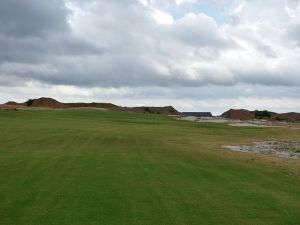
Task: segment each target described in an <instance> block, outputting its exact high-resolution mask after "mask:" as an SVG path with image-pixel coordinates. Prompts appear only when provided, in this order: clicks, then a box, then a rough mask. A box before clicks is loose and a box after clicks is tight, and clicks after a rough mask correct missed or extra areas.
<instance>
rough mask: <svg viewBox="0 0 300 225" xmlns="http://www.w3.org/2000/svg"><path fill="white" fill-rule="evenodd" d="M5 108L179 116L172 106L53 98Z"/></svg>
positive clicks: (33, 100) (8, 104)
mask: <svg viewBox="0 0 300 225" xmlns="http://www.w3.org/2000/svg"><path fill="white" fill-rule="evenodd" d="M5 105H6V106H11V107H12V106H13V107H42V108H55V109H64V108H101V109H107V110H111V111H118V112H136V113H151V114H166V115H179V114H180V113H179V112H178V111H177V110H176V109H174V108H173V107H172V106H165V107H146V106H141V107H122V106H117V105H114V104H112V103H96V102H92V103H62V102H59V101H57V100H55V99H53V98H46V97H42V98H38V99H30V100H28V101H26V102H24V103H17V102H14V101H10V102H7V103H6V104H5Z"/></svg>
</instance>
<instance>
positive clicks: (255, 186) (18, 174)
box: [0, 110, 300, 225]
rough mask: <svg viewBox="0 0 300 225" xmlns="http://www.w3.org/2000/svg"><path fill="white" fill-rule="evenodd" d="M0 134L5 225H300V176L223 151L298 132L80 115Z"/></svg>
mask: <svg viewBox="0 0 300 225" xmlns="http://www.w3.org/2000/svg"><path fill="white" fill-rule="evenodd" d="M0 128H1V134H0V224H1V225H2V224H3V225H48V224H49V225H50V224H53V225H54V224H55V225H64V224H65V225H77V224H82V225H92V224H105V225H109V224H116V225H120V224H128V225H135V224H136V225H142V224H147V225H148V224H149V225H150V224H151V225H152V224H153V225H154V224H161V225H167V224H171V225H176V224H185V225H193V224H195V225H198V224H211V225H222V224H224V225H225V224H226V225H234V224H236V225H244V224H245V225H246V224H247V225H279V224H282V225H292V224H293V225H299V224H300V178H299V177H300V176H297V174H294V173H290V171H289V170H288V168H280V167H276V166H274V167H272V166H267V165H265V164H264V163H260V162H256V161H251V160H242V159H239V158H238V157H237V158H235V157H232V156H230V157H229V156H227V155H226V154H223V151H225V150H221V149H220V146H221V145H222V144H226V143H235V142H236V143H241V142H249V141H252V140H258V139H261V140H263V139H291V138H293V139H298V140H299V139H300V133H299V131H296V130H294V131H292V130H290V131H288V130H284V132H283V130H282V129H262V128H238V127H229V126H227V125H220V124H202V123H192V122H184V121H176V120H174V119H171V118H168V117H165V116H156V115H143V114H130V113H113V112H101V111H76V110H73V111H72V110H69V111H68V110H66V111H17V112H4V111H0ZM299 173H300V172H299Z"/></svg>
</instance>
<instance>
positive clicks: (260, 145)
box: [223, 141, 300, 159]
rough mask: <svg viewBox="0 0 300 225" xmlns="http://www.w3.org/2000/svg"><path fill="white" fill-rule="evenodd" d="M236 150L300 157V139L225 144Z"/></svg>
mask: <svg viewBox="0 0 300 225" xmlns="http://www.w3.org/2000/svg"><path fill="white" fill-rule="evenodd" d="M223 148H227V149H229V150H231V151H235V152H248V153H261V154H266V155H274V156H278V157H283V158H292V159H300V142H299V141H263V142H254V143H253V145H224V146H223Z"/></svg>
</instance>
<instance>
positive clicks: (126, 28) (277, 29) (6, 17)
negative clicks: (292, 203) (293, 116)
mask: <svg viewBox="0 0 300 225" xmlns="http://www.w3.org/2000/svg"><path fill="white" fill-rule="evenodd" d="M197 2H201V3H202V4H204V3H205V2H213V3H214V4H215V5H218V4H222V6H223V7H224V8H225V10H224V11H223V15H222V18H223V20H224V21H223V22H222V23H217V22H216V21H215V19H214V18H212V17H210V16H208V15H206V14H205V13H203V12H204V11H205V10H202V9H201V8H199V9H198V10H197V9H195V7H200V6H198V5H197V4H195V5H194V6H193V7H191V6H190V5H189V4H187V5H188V6H189V7H191V11H190V12H187V13H186V14H184V15H181V16H178V12H182V11H180V10H181V9H183V8H184V10H187V9H189V7H186V6H187V5H186V4H185V3H197ZM55 3H56V7H53V6H51V7H50V6H49V7H50V10H47V8H45V5H43V4H39V3H38V1H37V0H28V2H27V4H28V5H30V6H32V7H27V8H26V10H22V8H20V7H19V8H15V7H14V4H18V3H17V1H16V0H14V1H13V0H11V1H8V0H4V1H1V3H0V8H1V9H2V11H1V9H0V12H2V13H1V14H0V31H1V32H0V48H1V53H0V86H1V87H5V88H8V87H10V88H13V86H16V87H17V89H11V90H14V91H16V90H19V91H20V92H24V93H25V92H26V91H25V89H26V88H30V91H28V93H27V94H28V95H30V93H31V91H32V93H35V94H39V93H41V94H42V93H43V92H39V91H36V92H35V91H34V90H33V89H36V90H39V89H40V86H39V85H40V84H43V85H46V86H47V85H49V86H51V88H48V90H49V92H48V93H49V94H54V95H55V96H58V94H55V93H59V94H60V95H62V96H67V97H66V98H67V99H72V98H73V99H74V98H75V97H76V98H77V97H78V96H77V95H75V94H76V92H78V93H80V92H82V95H80V96H81V97H82V98H83V99H93V100H94V99H96V98H99V95H98V94H97V91H95V89H97V88H103V89H105V90H106V91H107V90H108V89H110V90H123V92H122V91H120V93H123V94H124V95H127V90H128V89H127V88H129V89H131V90H136V89H137V88H145V87H158V86H160V87H162V88H169V89H168V90H170V91H171V92H172V89H174V90H177V89H178V87H181V88H188V89H189V88H191V87H195V88H203V87H206V86H210V85H214V86H216V87H218V88H219V89H222V88H223V87H224V86H225V87H226V86H231V87H241V86H242V85H250V86H251V87H250V88H249V90H253V89H254V90H257V89H256V87H255V85H263V86H265V87H275V88H276V89H277V88H278V87H283V86H285V87H289V88H290V89H291V91H289V92H288V91H287V92H285V94H284V96H276V99H277V100H278V99H279V100H278V101H279V102H276V101H275V103H276V104H277V103H278V105H280V106H282V107H285V108H288V105H287V104H283V103H282V102H283V101H284V100H287V102H289V103H290V104H291V105H293V107H294V108H297V107H298V102H297V101H295V100H294V98H293V97H289V96H293V95H294V91H295V89H294V88H295V87H299V86H300V77H299V72H300V64H299V61H300V38H299V37H300V16H299V15H300V13H299V12H300V3H299V2H298V1H293V0H283V1H282V0H266V1H259V0H252V1H250V0H245V1H235V0H231V1H226V2H225V1H204V0H202V1H196V0H195V1H194V0H163V1H157V0H124V1H118V0H111V1H104V0H97V1H96V0H88V1H82V0H65V1H63V0H55ZM18 6H20V4H18ZM46 6H47V4H46ZM16 9H17V10H20V12H19V14H21V15H22V18H21V17H20V18H19V17H18V13H10V12H14V11H15V10H16ZM58 9H59V10H58ZM10 10H11V11H10ZM31 10H32V12H31ZM56 10H57V11H56ZM39 12H44V13H39ZM184 12H185V11H184ZM217 12H218V11H217V10H216V12H215V13H217ZM31 14H32V15H35V23H32V22H31V21H32V20H30V18H31V17H30V15H31ZM12 15H13V16H12ZM24 15H25V16H24ZM27 17H29V20H26V18H27ZM14 24H15V25H14ZM24 29H25V30H24ZM22 82H25V83H26V82H32V83H31V86H28V85H27V86H24V88H20V87H19V84H20V83H22ZM38 84H39V85H38ZM87 87H88V88H87ZM85 88H87V89H85ZM111 88H113V89H111ZM124 88H125V89H126V91H124ZM218 88H216V90H217V89H218ZM8 89H9V88H8ZM90 89H93V91H91V92H90V91H89V90H90ZM52 90H55V91H52ZM144 90H145V89H144ZM155 90H156V91H157V89H155ZM129 92H130V91H129ZM131 93H132V95H133V96H134V91H133V92H131ZM160 93H161V95H162V96H161V97H160V98H159V99H160V100H159V101H161V102H166V101H170V102H174V104H176V105H177V106H178V107H179V106H180V104H179V103H180V102H182V101H184V102H189V104H190V106H191V107H194V108H197V107H198V106H199V107H206V106H207V107H213V105H215V106H216V105H218V104H219V103H218V102H221V103H220V104H223V103H224V102H222V101H217V100H211V99H210V100H207V101H206V100H203V102H212V104H213V105H211V104H208V103H205V104H206V106H205V105H201V104H200V103H199V102H197V101H196V102H195V101H194V100H193V101H188V99H185V98H184V97H183V94H182V93H181V95H180V94H178V95H177V96H176V98H177V99H179V100H178V101H175V100H174V99H173V100H172V99H170V98H169V97H168V96H166V95H167V94H168V93H169V91H166V92H160ZM10 94H11V96H15V95H13V94H12V92H10ZM236 94H237V96H239V95H241V94H242V91H241V90H240V89H239V91H238V92H236ZM164 95H165V97H164ZM194 95H196V94H195V93H194ZM251 95H254V93H253V92H249V94H248V95H247V96H244V98H241V99H239V102H244V103H243V104H244V105H247V104H250V100H251V99H252V97H251ZM265 95H266V94H265ZM7 96H8V95H7ZM116 96H117V95H116ZM216 96H219V97H220V98H223V94H222V93H221V92H220V91H219V92H218V91H216ZM81 97H78V98H81ZM118 97H119V98H120V99H122V100H124V101H125V100H126V99H127V98H125V99H124V98H122V96H118ZM189 97H190V98H192V97H193V96H189ZM263 97H264V96H263ZM131 99H135V98H131ZM157 99H158V98H157ZM208 99H209V96H208ZM230 99H238V98H237V97H236V98H233V97H232V96H230ZM243 99H248V100H247V101H248V102H247V101H246V100H245V101H244V100H243ZM249 99H250V100H249ZM253 99H261V100H260V101H257V105H258V106H261V105H262V104H265V105H266V106H270V107H275V105H276V104H275V103H274V101H271V99H272V96H267V97H266V98H257V97H253ZM262 99H265V100H264V101H262ZM289 99H293V100H289ZM114 100H116V99H114ZM132 101H133V100H132ZM135 101H136V102H138V103H141V102H139V101H137V99H135ZM143 101H144V102H147V101H148V100H147V98H146V97H145V99H144V100H143ZM159 101H157V102H159ZM201 101H202V100H201ZM224 101H226V98H225V99H224ZM232 101H233V100H232ZM232 101H231V100H228V102H229V104H232V105H233V106H239V105H236V104H234V103H233V102H232ZM255 101H256V100H255ZM255 101H254V100H253V102H252V103H251V104H255ZM126 102H128V103H130V104H133V102H131V100H130V101H129V100H126ZM259 102H262V103H261V104H260V103H259ZM268 102H270V105H268V104H267V103H268ZM271 103H272V104H271ZM273 103H274V104H273ZM182 104H183V103H182ZM224 104H225V103H224ZM225 105H226V104H225ZM241 106H242V105H241ZM186 107H187V108H188V107H189V106H186Z"/></svg>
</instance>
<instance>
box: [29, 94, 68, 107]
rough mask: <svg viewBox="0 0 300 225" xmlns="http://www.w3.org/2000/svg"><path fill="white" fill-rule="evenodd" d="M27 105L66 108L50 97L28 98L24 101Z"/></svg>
mask: <svg viewBox="0 0 300 225" xmlns="http://www.w3.org/2000/svg"><path fill="white" fill-rule="evenodd" d="M26 105H27V106H28V107H45V108H60V109H61V108H67V107H68V106H67V105H65V104H64V103H61V102H59V101H57V100H55V99H52V98H44V97H43V98H38V99H30V100H28V101H27V102H26Z"/></svg>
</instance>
